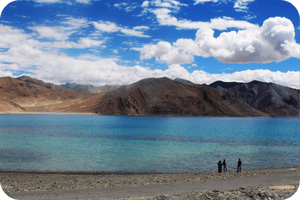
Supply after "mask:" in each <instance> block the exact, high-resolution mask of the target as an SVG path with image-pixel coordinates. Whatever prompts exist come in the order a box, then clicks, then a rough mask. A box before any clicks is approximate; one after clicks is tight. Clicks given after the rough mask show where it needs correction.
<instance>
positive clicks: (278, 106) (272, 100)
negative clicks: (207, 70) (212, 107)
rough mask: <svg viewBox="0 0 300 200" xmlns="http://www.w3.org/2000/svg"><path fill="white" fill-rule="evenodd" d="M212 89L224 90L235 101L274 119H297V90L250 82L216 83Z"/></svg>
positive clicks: (299, 108) (298, 107)
mask: <svg viewBox="0 0 300 200" xmlns="http://www.w3.org/2000/svg"><path fill="white" fill-rule="evenodd" d="M209 87H212V88H218V89H226V90H227V91H229V92H230V93H231V94H233V95H234V96H235V97H236V98H237V99H240V100H242V101H244V102H246V103H248V104H249V105H251V106H252V107H254V108H256V109H258V110H260V111H262V112H265V113H268V114H270V115H271V116H275V117H299V110H300V104H299V90H297V89H292V88H289V87H285V86H281V85H277V84H274V83H264V82H260V81H251V82H249V83H237V82H229V83H228V82H222V81H216V82H214V83H212V84H210V85H209Z"/></svg>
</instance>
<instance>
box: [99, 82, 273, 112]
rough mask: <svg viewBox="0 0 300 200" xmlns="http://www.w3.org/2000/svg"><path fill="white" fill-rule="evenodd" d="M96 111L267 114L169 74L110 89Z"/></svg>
mask: <svg viewBox="0 0 300 200" xmlns="http://www.w3.org/2000/svg"><path fill="white" fill-rule="evenodd" d="M95 111H96V113H99V114H109V115H178V116H269V115H268V114H266V113H263V112H261V111H258V110H256V109H255V108H252V107H251V106H249V105H248V104H247V103H244V102H243V101H241V100H238V99H237V98H236V97H235V96H234V95H232V94H231V93H229V92H228V91H225V90H219V89H214V88H209V87H205V86H201V85H196V84H193V83H190V82H185V81H175V80H171V79H168V78H159V79H155V78H150V79H144V80H141V81H138V82H136V83H134V84H131V85H128V86H123V87H120V88H118V89H116V90H114V91H111V92H109V93H107V94H106V95H104V96H103V97H102V98H101V99H99V100H98V102H97V104H96V106H95Z"/></svg>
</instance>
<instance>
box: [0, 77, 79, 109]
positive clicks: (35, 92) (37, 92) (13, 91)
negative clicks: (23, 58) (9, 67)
mask: <svg viewBox="0 0 300 200" xmlns="http://www.w3.org/2000/svg"><path fill="white" fill-rule="evenodd" d="M27 80H28V78H27ZM43 83H44V82H42V81H39V84H36V83H32V82H28V81H23V80H18V79H14V78H11V77H4V78H0V97H1V98H2V99H6V100H9V102H13V103H15V104H18V105H19V106H21V107H33V106H43V105H49V104H56V103H61V102H63V101H65V100H68V99H75V98H79V97H80V95H81V94H79V93H76V92H72V91H70V90H68V89H65V88H59V87H58V88H55V87H46V86H47V85H46V86H45V85H43ZM54 86H55V85H54ZM2 104H3V105H4V102H2ZM6 104H7V103H6ZM7 105H8V104H7Z"/></svg>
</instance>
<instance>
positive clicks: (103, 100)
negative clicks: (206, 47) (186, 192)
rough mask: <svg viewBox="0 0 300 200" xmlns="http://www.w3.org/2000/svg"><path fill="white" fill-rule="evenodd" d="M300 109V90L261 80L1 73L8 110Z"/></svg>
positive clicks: (273, 112)
mask: <svg viewBox="0 0 300 200" xmlns="http://www.w3.org/2000/svg"><path fill="white" fill-rule="evenodd" d="M76 87H77V88H76ZM299 109H300V105H299V90H296V89H292V88H288V87H284V86H280V85H276V84H273V83H263V82H258V81H252V82H250V83H235V82H233V83H226V82H221V81H217V82H215V83H212V84H210V85H198V84H194V83H191V82H189V81H186V80H183V79H174V80H171V79H169V78H149V79H143V80H140V81H138V82H136V83H133V84H130V85H125V86H101V87H94V86H86V85H78V84H65V85H61V86H59V85H55V84H51V83H45V82H43V81H41V80H37V79H33V78H30V77H28V76H23V77H19V78H16V79H15V78H11V77H4V78H0V112H7V113H9V112H70V113H95V114H101V115H172V116H239V117H247V116H249V117H250V116H251V117H299Z"/></svg>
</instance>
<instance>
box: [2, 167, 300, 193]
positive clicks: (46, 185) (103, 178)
mask: <svg viewBox="0 0 300 200" xmlns="http://www.w3.org/2000/svg"><path fill="white" fill-rule="evenodd" d="M299 171H300V167H296V168H279V169H259V170H247V171H242V172H240V173H237V172H235V171H228V172H225V173H216V172H207V173H169V174H168V173H161V174H159V173H158V174H157V173H153V174H152V173H145V174H143V173H137V174H135V173H133V174H121V173H120V174H118V173H107V174H104V173H100V174H99V173H38V172H3V171H2V172H0V182H1V186H2V188H3V190H4V191H5V192H6V193H18V192H26V191H27V192H30V191H60V190H80V189H97V188H113V187H122V186H134V187H136V186H147V185H170V184H178V183H192V182H206V181H213V180H224V179H225V180H227V179H228V180H229V179H234V178H245V177H259V176H272V175H278V174H291V173H295V174H299Z"/></svg>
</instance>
